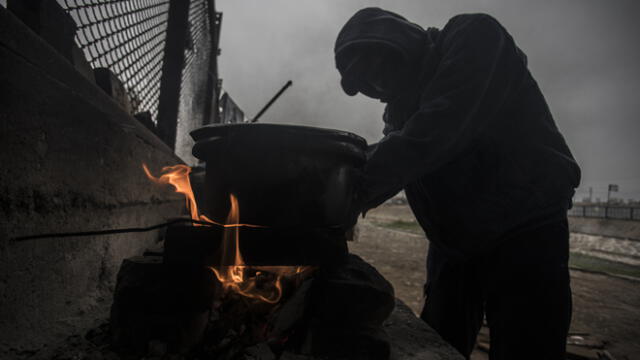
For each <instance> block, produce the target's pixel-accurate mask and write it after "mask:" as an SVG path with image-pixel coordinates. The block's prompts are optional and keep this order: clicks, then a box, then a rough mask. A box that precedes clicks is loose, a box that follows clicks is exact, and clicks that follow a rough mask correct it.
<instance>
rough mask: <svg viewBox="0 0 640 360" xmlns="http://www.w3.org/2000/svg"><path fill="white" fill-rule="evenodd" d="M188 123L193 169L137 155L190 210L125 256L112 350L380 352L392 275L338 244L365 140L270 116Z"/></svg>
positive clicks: (253, 354)
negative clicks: (137, 252)
mask: <svg viewBox="0 0 640 360" xmlns="http://www.w3.org/2000/svg"><path fill="white" fill-rule="evenodd" d="M192 136H193V137H194V139H195V140H196V145H195V146H194V149H193V152H194V155H195V156H196V157H198V158H200V159H201V160H203V161H205V162H206V174H205V176H204V179H202V174H201V173H200V174H193V175H192V176H189V172H190V169H189V168H188V167H186V166H182V165H178V166H175V167H171V168H167V169H164V174H163V175H162V176H160V177H158V178H156V177H154V176H153V175H152V174H151V172H150V171H149V170H148V169H146V167H145V171H146V172H147V175H148V176H149V177H150V178H151V179H153V180H154V181H156V182H160V183H167V184H172V185H174V186H175V187H176V190H177V191H178V192H181V193H183V194H185V196H186V198H187V207H188V208H189V210H190V213H191V217H192V219H193V220H196V221H198V223H195V224H194V225H193V226H173V227H170V228H169V229H168V230H167V233H166V236H165V240H164V249H163V250H162V251H159V252H155V253H154V252H149V253H147V254H145V256H142V257H136V258H131V259H127V260H125V261H124V262H123V264H122V267H121V269H120V272H119V274H118V282H117V286H116V291H115V295H114V302H113V306H112V311H111V333H112V335H113V342H114V344H115V345H116V346H117V347H118V349H119V350H120V351H121V352H122V353H125V354H132V355H138V356H145V355H146V356H154V355H158V354H182V356H186V357H187V358H198V359H278V358H281V359H285V358H287V357H288V356H292V354H306V355H313V356H326V357H329V358H348V359H388V358H389V357H390V342H389V339H388V336H387V334H386V332H385V330H384V328H383V323H384V321H385V319H387V317H388V316H389V315H390V314H391V312H392V311H393V309H394V294H393V288H392V286H391V285H390V284H389V282H387V281H386V280H385V279H384V278H383V277H382V276H381V275H380V274H379V273H378V272H377V271H376V270H375V269H374V268H373V267H372V266H370V265H369V264H367V263H366V262H365V261H363V260H362V259H360V258H359V257H357V256H355V255H352V254H349V253H348V250H347V243H346V241H347V239H346V236H347V233H348V231H349V230H350V226H351V225H353V223H354V222H355V219H356V215H357V214H355V213H354V210H352V209H353V206H352V205H353V204H352V200H353V198H354V194H355V193H356V187H357V184H358V181H357V174H358V168H360V167H361V166H362V165H363V164H364V160H365V149H366V142H365V141H364V139H361V138H359V137H357V136H355V135H353V134H349V133H345V132H338V131H333V130H326V129H317V128H309V127H299V126H284V125H272V124H233V125H222V126H220V125H218V126H209V127H205V128H201V129H198V130H196V131H194V132H193V133H192ZM191 182H193V183H194V188H195V189H196V193H195V194H194V193H193V192H192V189H191ZM196 198H198V201H196ZM199 204H202V205H203V206H202V213H201V212H200V211H199V210H198V207H197V205H199ZM221 219H224V221H221Z"/></svg>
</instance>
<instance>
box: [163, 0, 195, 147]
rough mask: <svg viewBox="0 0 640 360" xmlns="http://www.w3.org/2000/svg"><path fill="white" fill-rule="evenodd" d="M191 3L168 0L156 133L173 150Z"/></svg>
mask: <svg viewBox="0 0 640 360" xmlns="http://www.w3.org/2000/svg"><path fill="white" fill-rule="evenodd" d="M190 3H191V0H171V1H170V3H169V15H168V20H167V36H166V42H165V46H164V57H163V62H162V78H161V80H160V96H159V104H158V136H160V138H161V139H162V140H163V141H164V142H165V143H166V144H167V145H169V147H170V148H172V149H174V148H175V144H176V131H177V125H178V110H179V105H180V83H181V81H182V68H183V67H184V49H185V46H186V42H187V31H188V29H189V6H190Z"/></svg>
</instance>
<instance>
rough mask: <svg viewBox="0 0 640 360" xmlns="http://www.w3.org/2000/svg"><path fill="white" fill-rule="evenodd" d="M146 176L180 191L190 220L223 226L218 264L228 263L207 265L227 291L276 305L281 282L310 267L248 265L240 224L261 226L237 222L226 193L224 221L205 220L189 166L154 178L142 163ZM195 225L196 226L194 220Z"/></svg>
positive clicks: (236, 211) (165, 170)
mask: <svg viewBox="0 0 640 360" xmlns="http://www.w3.org/2000/svg"><path fill="white" fill-rule="evenodd" d="M142 168H143V169H144V172H145V174H146V175H147V177H148V178H149V179H150V180H152V181H153V182H155V183H158V184H168V185H172V186H173V187H174V188H175V190H176V192H178V193H180V194H183V195H184V197H185V201H186V206H187V209H188V210H189V213H190V215H191V219H193V220H198V221H202V222H207V223H210V224H211V225H217V226H223V227H224V228H225V230H224V232H223V239H222V252H221V253H222V259H220V260H221V262H220V263H221V264H229V263H231V264H233V265H230V266H217V267H210V269H211V271H213V274H214V275H215V276H216V278H217V279H218V281H220V283H221V284H222V288H223V290H224V291H225V293H227V292H234V293H237V294H239V295H242V296H244V297H247V298H252V299H257V300H260V301H264V302H267V303H270V304H276V303H278V302H279V301H280V299H281V297H282V281H283V280H284V279H287V278H292V277H302V276H304V275H306V274H308V273H310V272H312V271H313V270H314V267H311V266H249V265H246V264H245V262H244V259H243V258H242V254H241V252H240V232H239V231H240V230H239V228H240V227H262V226H260V225H252V224H241V223H240V207H239V205H238V199H237V198H236V196H234V195H233V194H231V195H230V200H231V208H230V210H229V214H228V216H227V219H226V221H225V222H224V223H220V222H217V221H214V220H211V219H209V218H208V217H207V216H205V215H202V214H200V213H199V212H198V205H197V203H196V199H195V196H194V194H193V190H192V188H191V181H190V180H189V174H190V173H191V168H190V167H189V166H186V165H180V164H179V165H174V166H166V167H164V168H162V175H161V176H160V177H155V176H153V175H152V174H151V172H150V171H149V168H148V167H147V165H146V164H142ZM195 225H199V224H197V223H195Z"/></svg>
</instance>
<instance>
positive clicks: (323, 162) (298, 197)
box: [191, 123, 367, 228]
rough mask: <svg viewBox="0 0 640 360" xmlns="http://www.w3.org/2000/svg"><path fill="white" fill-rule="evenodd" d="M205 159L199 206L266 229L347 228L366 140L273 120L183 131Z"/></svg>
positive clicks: (212, 214)
mask: <svg viewBox="0 0 640 360" xmlns="http://www.w3.org/2000/svg"><path fill="white" fill-rule="evenodd" d="M191 136H192V137H193V139H194V140H195V141H196V144H195V146H194V147H193V155H194V156H195V157H197V158H198V159H201V160H203V161H205V162H206V176H205V203H204V206H203V207H202V208H203V209H202V210H203V212H204V213H205V214H206V215H208V216H210V217H211V218H213V219H216V220H223V219H225V217H226V216H227V213H228V211H229V208H230V202H229V194H234V195H235V196H236V197H237V198H238V201H239V207H240V221H241V222H242V223H251V224H257V225H265V226H269V227H273V228H294V227H307V228H312V227H340V226H343V227H348V226H349V225H352V224H349V222H352V221H353V220H354V219H355V216H354V215H355V214H354V213H353V211H354V209H353V206H352V205H353V198H354V194H355V191H356V187H357V185H358V176H357V174H358V173H359V171H358V169H359V168H361V167H362V166H363V165H364V163H365V158H366V157H365V150H366V147H367V143H366V141H365V140H364V139H363V138H361V137H359V136H357V135H355V134H351V133H348V132H344V131H338V130H331V129H322V128H314V127H307V126H291V125H278V124H246V123H245V124H225V125H210V126H206V127H203V128H200V129H197V130H194V131H193V132H192V133H191Z"/></svg>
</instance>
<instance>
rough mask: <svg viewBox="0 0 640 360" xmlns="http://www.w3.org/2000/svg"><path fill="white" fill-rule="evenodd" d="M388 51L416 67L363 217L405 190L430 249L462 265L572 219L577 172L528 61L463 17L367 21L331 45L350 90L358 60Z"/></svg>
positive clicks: (471, 17) (365, 13) (373, 168)
mask: <svg viewBox="0 0 640 360" xmlns="http://www.w3.org/2000/svg"><path fill="white" fill-rule="evenodd" d="M380 46H382V47H392V48H394V49H396V50H398V51H400V52H401V53H402V54H403V55H404V56H405V57H406V59H407V60H408V61H407V62H406V63H407V64H412V63H417V64H418V66H416V67H415V69H412V72H411V73H412V76H411V77H410V78H409V79H408V80H407V81H406V84H404V86H403V90H402V91H401V92H400V93H399V94H396V96H395V97H393V98H391V99H389V100H388V103H387V107H386V109H385V113H384V116H383V120H384V122H385V131H384V133H385V137H384V138H383V139H382V140H381V141H380V142H379V143H378V144H377V145H376V146H375V149H374V150H373V151H372V152H371V154H370V157H369V159H368V162H367V165H366V167H365V183H364V185H363V194H362V196H363V197H364V198H365V207H367V208H370V207H375V206H377V205H379V204H380V203H382V202H383V201H384V200H386V199H387V198H389V197H390V196H392V195H393V194H395V193H397V192H398V191H400V190H402V189H404V190H405V193H406V195H407V200H408V202H409V204H410V206H411V209H412V210H413V213H414V215H415V216H416V219H417V220H418V222H419V223H420V225H421V227H422V228H423V229H424V231H425V233H426V234H427V237H428V238H429V240H430V241H432V242H435V243H437V244H438V245H440V247H441V248H443V249H444V250H445V251H446V252H448V253H449V254H450V255H452V256H456V257H462V258H464V257H468V256H473V255H479V254H483V253H486V252H487V251H490V250H491V249H492V248H494V247H495V246H496V245H497V244H499V243H501V242H502V241H508V240H509V239H511V238H513V237H515V235H517V234H518V233H519V232H521V231H526V230H527V229H531V228H535V227H537V226H540V225H544V224H545V223H547V222H551V221H554V220H559V219H562V218H564V217H566V211H567V209H568V208H570V206H571V198H572V196H573V194H574V189H575V187H577V186H578V184H579V181H580V169H579V167H578V165H577V164H576V162H575V160H574V158H573V156H572V154H571V152H570V150H569V148H568V146H567V144H566V142H565V140H564V138H563V137H562V135H561V134H560V132H559V131H558V128H557V127H556V125H555V122H554V120H553V117H552V115H551V113H550V111H549V108H548V106H547V104H546V101H545V99H544V97H543V95H542V93H541V91H540V89H539V87H538V85H537V83H536V82H535V80H534V79H533V77H532V76H531V73H530V72H529V70H528V68H527V59H526V56H525V55H524V53H523V52H522V51H521V50H520V49H519V48H518V47H517V46H516V45H515V43H514V41H513V39H512V37H511V36H510V35H509V34H508V33H507V31H506V30H505V29H504V28H503V27H502V26H501V25H500V24H499V23H498V22H497V21H496V20H495V19H494V18H492V17H491V16H489V15H485V14H464V15H458V16H455V17H453V18H452V19H451V20H449V22H448V23H447V24H446V25H445V26H444V28H442V30H438V29H434V28H430V29H427V30H423V29H422V28H421V27H419V26H418V25H416V24H413V23H410V22H409V21H407V20H406V19H404V18H403V17H401V16H399V15H397V14H394V13H391V12H388V11H385V10H382V9H378V8H367V9H363V10H360V11H359V12H357V13H356V14H355V15H354V16H353V17H352V18H351V19H350V20H349V21H348V22H347V23H346V24H345V26H344V27H343V28H342V30H341V31H340V33H339V35H338V38H337V40H336V44H335V56H336V65H337V67H338V70H339V71H340V72H341V74H342V75H343V81H344V78H345V75H347V74H346V72H348V71H351V70H352V69H351V70H350V69H347V68H345V64H350V61H349V58H350V57H352V56H353V53H354V49H358V48H363V47H370V48H375V47H380ZM356 52H357V50H356ZM369 53H370V51H369ZM412 61H414V62H412ZM408 66H412V65H408ZM344 85H345V84H343V86H344ZM347 85H348V84H347Z"/></svg>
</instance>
